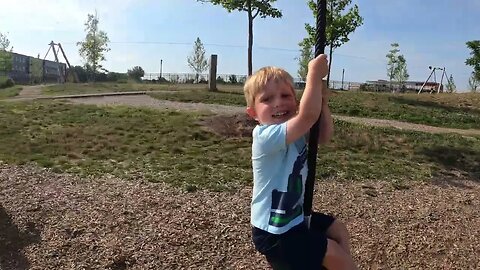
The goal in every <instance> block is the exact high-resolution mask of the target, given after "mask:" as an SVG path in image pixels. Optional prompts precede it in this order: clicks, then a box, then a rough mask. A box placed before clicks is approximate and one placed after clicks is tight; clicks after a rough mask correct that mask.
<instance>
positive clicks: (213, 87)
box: [208, 54, 217, 91]
mask: <svg viewBox="0 0 480 270" xmlns="http://www.w3.org/2000/svg"><path fill="white" fill-rule="evenodd" d="M208 91H217V55H216V54H212V55H210V72H209V73H208Z"/></svg>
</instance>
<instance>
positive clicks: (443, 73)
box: [437, 67, 445, 94]
mask: <svg viewBox="0 0 480 270" xmlns="http://www.w3.org/2000/svg"><path fill="white" fill-rule="evenodd" d="M442 71H443V72H442V79H440V84H439V85H438V89H437V94H438V93H440V88H441V87H442V85H443V76H444V75H445V67H443V69H442Z"/></svg>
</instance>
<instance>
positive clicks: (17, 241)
mask: <svg viewBox="0 0 480 270" xmlns="http://www.w3.org/2000/svg"><path fill="white" fill-rule="evenodd" d="M39 241H40V232H39V231H38V230H37V229H36V228H35V223H33V222H28V223H27V224H26V230H25V231H24V232H22V231H20V230H19V228H18V227H17V225H15V224H14V223H13V221H12V219H11V217H10V216H9V215H8V214H7V212H6V211H5V209H4V208H3V206H2V205H1V204H0V269H2V270H9V269H15V270H23V269H29V268H30V263H29V261H28V259H27V258H26V257H25V255H24V253H23V251H22V250H23V248H24V247H26V246H28V245H30V244H32V243H37V242H39Z"/></svg>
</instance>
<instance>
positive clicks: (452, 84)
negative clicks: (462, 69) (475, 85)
mask: <svg viewBox="0 0 480 270" xmlns="http://www.w3.org/2000/svg"><path fill="white" fill-rule="evenodd" d="M456 89H457V86H456V85H455V81H454V80H453V75H452V74H450V78H449V79H448V80H447V91H448V93H453V92H455V90H456Z"/></svg>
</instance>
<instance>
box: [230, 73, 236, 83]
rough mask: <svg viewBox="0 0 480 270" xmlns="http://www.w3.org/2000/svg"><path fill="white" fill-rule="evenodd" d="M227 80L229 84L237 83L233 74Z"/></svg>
mask: <svg viewBox="0 0 480 270" xmlns="http://www.w3.org/2000/svg"><path fill="white" fill-rule="evenodd" d="M228 80H229V81H230V83H231V84H236V83H238V81H237V76H235V75H234V74H232V75H230V76H228Z"/></svg>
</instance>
